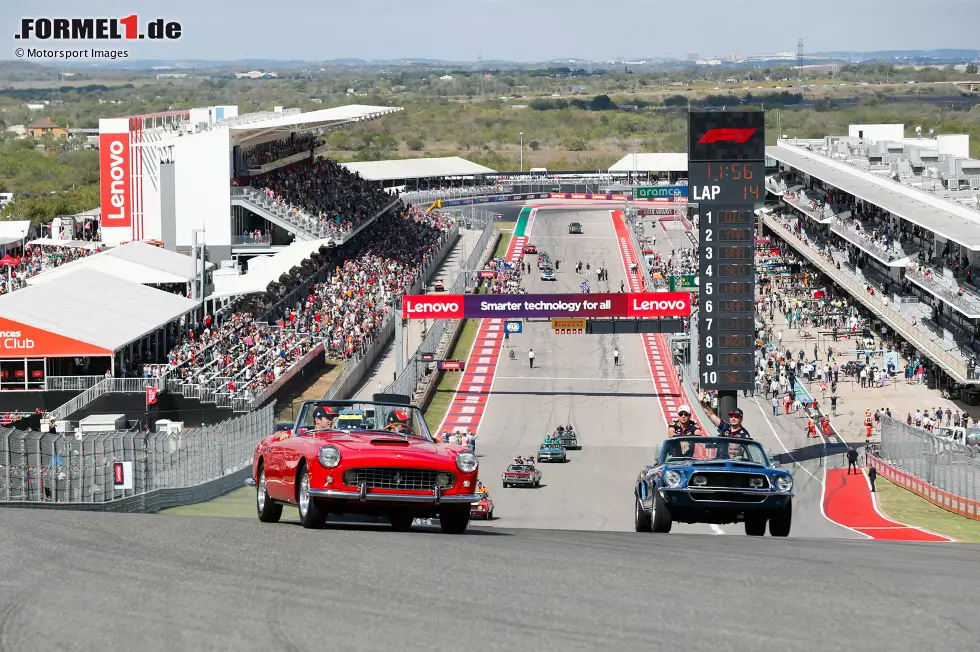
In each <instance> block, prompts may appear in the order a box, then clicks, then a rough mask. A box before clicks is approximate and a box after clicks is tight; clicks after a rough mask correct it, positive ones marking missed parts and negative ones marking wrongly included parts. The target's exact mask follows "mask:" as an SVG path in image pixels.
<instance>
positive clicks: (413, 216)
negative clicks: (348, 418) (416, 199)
mask: <svg viewBox="0 0 980 652" xmlns="http://www.w3.org/2000/svg"><path fill="white" fill-rule="evenodd" d="M451 226H452V223H451V221H450V220H449V219H447V218H445V217H443V216H441V215H438V214H434V213H428V212H426V211H423V210H421V209H418V208H415V207H411V206H409V207H407V208H403V209H401V210H397V211H394V210H393V211H391V212H389V213H387V214H385V215H384V216H382V217H380V218H378V220H377V221H375V222H374V223H372V224H371V226H369V227H368V228H367V229H365V230H364V231H363V232H362V233H361V234H359V235H358V237H357V239H356V241H353V242H351V243H348V244H347V245H345V246H344V247H342V248H341V250H340V251H338V253H337V255H336V257H334V258H330V259H328V260H324V262H323V266H325V267H327V268H328V269H326V270H323V269H320V270H316V271H315V272H314V273H315V274H318V275H321V276H323V277H325V280H323V281H320V282H315V283H311V284H309V286H308V290H307V292H306V294H305V295H304V296H302V297H301V300H300V301H299V302H298V305H296V306H294V307H290V308H288V309H286V310H284V311H282V312H281V314H280V316H279V317H277V318H276V319H275V320H274V321H272V322H271V323H263V322H257V321H255V313H253V312H252V311H250V310H245V309H240V308H241V306H238V307H237V308H238V309H236V308H233V309H232V311H231V312H230V314H224V313H219V314H217V315H214V316H210V315H209V316H207V317H206V318H205V319H204V322H203V323H202V324H200V325H196V326H191V327H190V328H188V330H187V332H186V334H185V337H183V338H182V340H181V341H179V342H176V343H175V344H174V345H173V347H172V349H171V351H170V353H169V355H168V363H167V365H166V366H163V365H152V364H150V365H145V366H144V368H143V375H144V376H146V377H154V376H155V377H160V376H162V375H167V376H169V377H170V378H179V379H181V380H183V382H185V383H188V384H191V385H197V386H199V387H200V388H201V389H202V390H211V391H214V392H216V393H228V394H230V395H232V396H234V397H244V398H252V397H255V396H257V395H259V394H260V393H261V392H262V391H263V390H264V389H266V388H267V387H268V386H269V385H271V384H272V383H274V382H275V381H276V380H277V379H278V378H280V377H281V376H282V374H283V373H285V372H286V371H288V370H289V369H290V367H291V366H292V365H293V364H294V363H296V362H297V361H298V360H300V359H301V358H302V357H303V356H305V355H306V354H308V353H310V352H311V351H312V350H313V349H314V348H315V347H316V346H317V345H318V344H320V343H323V344H324V347H325V351H326V355H327V357H328V358H331V359H337V360H348V359H351V358H353V357H355V356H357V355H358V354H359V353H360V352H361V351H363V350H364V349H365V347H367V346H368V345H370V344H372V343H373V342H374V341H375V340H376V339H377V338H378V336H379V335H380V333H381V331H382V328H383V326H384V322H385V319H386V318H387V317H388V316H389V314H390V313H391V311H392V310H393V309H394V305H395V300H396V299H397V298H398V297H400V296H401V295H402V294H404V293H405V292H406V291H407V290H409V289H410V288H411V287H412V285H413V284H414V283H415V282H416V281H417V280H418V278H419V277H420V275H421V272H422V270H423V269H424V267H425V266H426V265H427V264H428V263H429V262H430V261H432V259H433V257H434V256H435V254H436V253H437V251H438V249H439V247H440V245H441V244H443V243H444V242H445V238H446V237H447V232H448V230H449V229H450V228H451ZM267 300H271V301H274V299H270V298H268V297H265V298H260V300H259V301H258V302H256V301H254V300H252V301H251V302H250V303H249V304H248V305H266V306H267V305H268V301H267ZM242 305H245V304H244V303H243V304H242Z"/></svg>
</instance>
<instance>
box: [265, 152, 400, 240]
mask: <svg viewBox="0 0 980 652" xmlns="http://www.w3.org/2000/svg"><path fill="white" fill-rule="evenodd" d="M252 185H253V186H255V187H256V188H258V189H260V190H262V192H264V193H265V195H266V196H267V197H268V198H269V199H270V200H272V201H273V202H274V203H275V204H277V205H279V206H283V207H285V208H288V209H289V210H290V211H292V212H293V213H294V215H295V217H296V218H298V219H309V220H312V221H313V223H312V224H309V225H307V227H308V228H309V229H310V230H311V231H315V232H321V231H324V230H326V231H327V232H330V233H334V234H342V233H346V232H349V231H350V230H351V229H353V228H355V227H356V226H357V225H359V224H360V223H361V222H363V221H364V220H366V219H368V218H370V217H372V216H374V215H376V214H377V213H378V212H379V211H380V210H381V209H382V208H384V207H385V206H386V205H387V204H388V203H389V202H391V200H392V197H391V195H389V194H388V193H386V192H385V191H384V190H382V189H381V188H379V187H377V186H375V185H373V184H372V183H371V182H370V181H367V180H366V179H362V178H361V176H360V175H359V174H355V173H353V172H350V171H349V170H347V168H345V167H343V166H342V165H340V164H339V163H337V162H336V161H333V160H330V159H326V158H318V159H317V160H316V161H314V162H312V163H302V164H298V165H294V166H290V167H288V168H282V169H280V170H275V171H273V172H270V173H269V174H266V175H263V176H262V178H261V179H256V180H255V181H254V182H253V184H252Z"/></svg>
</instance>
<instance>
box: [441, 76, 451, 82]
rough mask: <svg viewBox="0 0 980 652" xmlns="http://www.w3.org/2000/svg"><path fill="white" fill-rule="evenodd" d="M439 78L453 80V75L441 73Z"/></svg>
mask: <svg viewBox="0 0 980 652" xmlns="http://www.w3.org/2000/svg"><path fill="white" fill-rule="evenodd" d="M439 80H440V81H452V80H453V76H452V75H443V76H442V77H440V78H439Z"/></svg>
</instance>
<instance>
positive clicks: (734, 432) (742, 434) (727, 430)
mask: <svg viewBox="0 0 980 652" xmlns="http://www.w3.org/2000/svg"><path fill="white" fill-rule="evenodd" d="M701 400H702V403H703V405H704V411H705V413H706V414H707V415H708V418H709V419H711V423H713V424H715V425H716V426H718V434H719V435H720V436H722V437H738V438H739V439H752V435H750V434H749V431H748V430H746V429H745V427H744V426H742V417H743V416H744V415H743V414H742V409H741V408H735V409H733V410H731V411H730V412H729V413H728V421H722V419H721V417H719V416H718V415H717V414H715V411H714V410H712V409H711V406H709V405H708V402H707V401H706V400H705V397H702V399H701Z"/></svg>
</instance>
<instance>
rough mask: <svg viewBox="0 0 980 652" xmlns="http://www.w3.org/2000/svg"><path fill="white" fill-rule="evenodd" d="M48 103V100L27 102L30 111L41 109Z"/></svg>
mask: <svg viewBox="0 0 980 652" xmlns="http://www.w3.org/2000/svg"><path fill="white" fill-rule="evenodd" d="M47 105H48V103H47V102H28V103H27V110H28V111H41V110H43V109H44V107H46V106H47Z"/></svg>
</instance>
